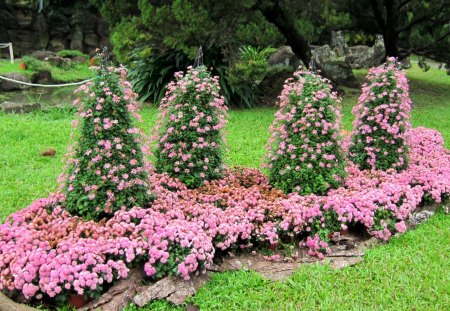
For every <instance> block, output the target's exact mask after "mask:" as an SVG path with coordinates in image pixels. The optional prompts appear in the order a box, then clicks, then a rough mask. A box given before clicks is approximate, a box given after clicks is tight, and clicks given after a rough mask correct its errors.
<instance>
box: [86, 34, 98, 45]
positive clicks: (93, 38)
mask: <svg viewBox="0 0 450 311" xmlns="http://www.w3.org/2000/svg"><path fill="white" fill-rule="evenodd" d="M84 43H85V44H86V45H87V46H90V47H98V43H99V38H98V36H97V35H96V34H95V33H88V34H86V35H85V37H84Z"/></svg>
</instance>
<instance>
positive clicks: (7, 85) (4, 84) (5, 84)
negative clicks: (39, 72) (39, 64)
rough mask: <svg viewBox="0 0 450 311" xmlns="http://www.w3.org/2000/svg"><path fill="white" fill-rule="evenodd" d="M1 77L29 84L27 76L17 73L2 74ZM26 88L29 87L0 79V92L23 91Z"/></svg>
mask: <svg viewBox="0 0 450 311" xmlns="http://www.w3.org/2000/svg"><path fill="white" fill-rule="evenodd" d="M2 76H3V77H6V78H10V79H14V80H17V81H22V82H28V83H30V82H31V81H30V78H29V77H28V76H27V75H25V74H23V73H19V72H12V73H6V74H3V75H2ZM27 88H29V86H27V85H23V84H19V83H15V82H10V81H6V80H3V79H0V91H1V92H10V91H17V90H23V89H27Z"/></svg>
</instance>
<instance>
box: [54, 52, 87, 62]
mask: <svg viewBox="0 0 450 311" xmlns="http://www.w3.org/2000/svg"><path fill="white" fill-rule="evenodd" d="M56 55H58V56H59V57H66V58H74V57H77V56H79V57H83V58H84V59H85V60H88V58H89V55H87V54H84V53H83V52H81V51H79V50H61V51H59V52H57V53H56Z"/></svg>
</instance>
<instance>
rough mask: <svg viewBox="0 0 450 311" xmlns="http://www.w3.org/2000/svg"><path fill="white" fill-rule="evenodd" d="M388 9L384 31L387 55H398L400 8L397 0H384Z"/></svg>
mask: <svg viewBox="0 0 450 311" xmlns="http://www.w3.org/2000/svg"><path fill="white" fill-rule="evenodd" d="M384 6H385V9H386V28H385V32H384V33H383V39H384V46H385V48H386V56H393V57H398V56H399V55H398V32H397V26H398V10H397V1H395V0H384Z"/></svg>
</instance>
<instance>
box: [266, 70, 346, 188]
mask: <svg viewBox="0 0 450 311" xmlns="http://www.w3.org/2000/svg"><path fill="white" fill-rule="evenodd" d="M339 103H340V99H339V98H338V97H337V95H336V93H335V92H333V91H332V90H331V85H330V84H329V81H328V80H326V79H324V78H322V77H321V76H320V75H318V74H316V73H313V72H310V71H302V70H300V71H297V72H295V73H294V78H289V79H287V80H286V83H285V85H284V87H283V91H282V93H281V95H280V96H279V106H280V109H279V110H278V111H277V113H276V114H275V121H274V122H273V124H272V126H271V127H270V131H271V132H272V136H271V138H270V139H269V142H268V145H267V149H268V151H269V153H268V156H267V158H268V159H267V160H268V161H267V167H268V168H269V181H270V183H271V184H272V185H273V186H274V187H277V188H279V189H281V190H283V191H285V192H286V193H289V192H298V193H300V194H310V193H316V194H323V193H325V192H326V191H327V190H328V189H329V188H336V187H337V186H339V185H340V183H341V181H342V178H343V177H344V175H345V171H344V159H343V158H344V153H343V150H342V148H341V145H340V119H341V112H340V107H339Z"/></svg>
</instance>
